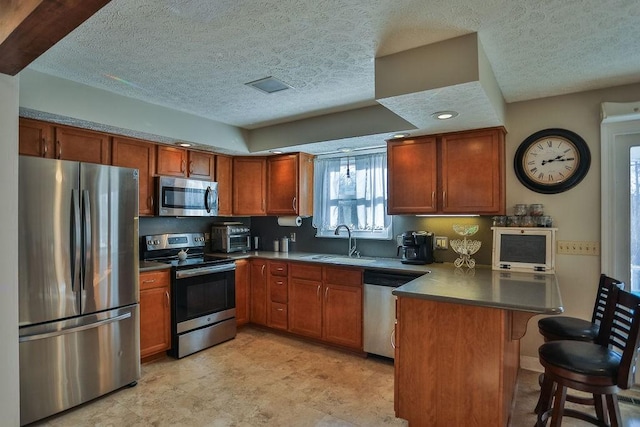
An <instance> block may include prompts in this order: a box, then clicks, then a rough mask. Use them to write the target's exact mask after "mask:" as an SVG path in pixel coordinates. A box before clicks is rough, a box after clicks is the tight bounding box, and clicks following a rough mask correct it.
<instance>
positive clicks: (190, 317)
mask: <svg viewBox="0 0 640 427" xmlns="http://www.w3.org/2000/svg"><path fill="white" fill-rule="evenodd" d="M235 268H236V267H235V263H226V264H217V265H212V266H203V267H195V268H188V269H183V270H177V271H176V272H175V280H174V289H173V301H174V319H175V320H174V324H175V328H176V329H175V333H177V334H181V333H184V332H188V331H191V330H193V329H198V328H201V327H204V326H207V325H212V324H215V323H218V322H221V321H223V320H227V319H231V318H234V317H235V314H236V308H235V307H236V291H235Z"/></svg>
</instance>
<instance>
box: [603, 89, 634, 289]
mask: <svg viewBox="0 0 640 427" xmlns="http://www.w3.org/2000/svg"><path fill="white" fill-rule="evenodd" d="M601 111H602V122H601V124H600V139H601V146H600V183H601V184H600V193H601V198H600V209H601V211H600V213H601V215H600V218H601V223H600V224H601V225H600V249H601V250H600V266H601V271H602V273H604V274H607V275H610V276H613V277H616V278H620V280H623V281H625V283H627V287H629V286H630V283H628V282H629V276H630V272H629V271H626V270H629V269H628V268H627V266H628V265H627V266H625V267H623V266H622V265H621V264H623V263H622V262H620V260H624V259H625V258H624V257H625V256H626V255H625V254H624V253H621V252H622V251H623V250H621V249H620V234H621V230H619V227H617V226H615V225H616V224H620V221H616V219H617V218H620V215H621V214H623V211H624V206H619V205H618V204H617V203H616V200H617V195H618V194H617V192H616V189H617V188H618V187H617V186H616V185H615V175H614V168H615V165H614V161H615V149H616V139H617V137H619V136H623V135H630V134H636V133H637V134H639V135H640V102H633V103H612V102H605V103H603V104H602V105H601ZM612 190H613V191H612ZM626 215H627V216H628V212H627V213H626ZM612 224H613V225H614V226H612ZM622 226H625V225H624V224H622ZM628 239H629V237H628V233H627V234H625V237H624V240H626V241H628ZM626 252H628V250H627V251H626ZM616 260H618V262H616ZM627 261H628V260H626V261H624V264H626V263H627Z"/></svg>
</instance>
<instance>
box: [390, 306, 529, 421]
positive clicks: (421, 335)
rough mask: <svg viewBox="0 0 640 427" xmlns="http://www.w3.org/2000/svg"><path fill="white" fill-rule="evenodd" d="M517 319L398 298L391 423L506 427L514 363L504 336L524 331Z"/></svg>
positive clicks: (515, 349)
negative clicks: (395, 419) (400, 420)
mask: <svg viewBox="0 0 640 427" xmlns="http://www.w3.org/2000/svg"><path fill="white" fill-rule="evenodd" d="M517 313H518V312H513V311H510V310H501V309H497V308H489V307H480V306H472V305H463V304H453V303H448V302H438V301H431V300H423V299H415V298H402V297H401V298H398V301H397V324H396V353H395V363H394V365H395V381H394V387H395V390H394V393H395V399H394V402H395V411H396V416H397V417H399V418H404V419H405V420H408V421H409V425H416V426H426V425H428V426H434V427H439V426H442V427H445V426H446V427H448V426H461V425H465V426H470V427H471V426H478V427H484V426H506V425H508V422H509V414H510V410H511V407H512V399H513V397H514V393H515V386H516V380H517V373H518V367H519V357H520V341H519V338H513V337H512V331H513V330H514V328H515V327H516V326H519V325H518V322H521V321H522V322H523V325H524V326H525V327H526V321H525V320H519V318H518V316H517ZM530 317H531V316H524V317H521V318H520V319H527V320H528V319H529V318H530ZM520 326H521V325H520Z"/></svg>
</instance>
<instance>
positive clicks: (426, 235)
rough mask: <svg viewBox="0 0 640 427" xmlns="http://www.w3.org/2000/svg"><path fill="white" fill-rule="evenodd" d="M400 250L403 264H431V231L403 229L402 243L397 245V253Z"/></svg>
mask: <svg viewBox="0 0 640 427" xmlns="http://www.w3.org/2000/svg"><path fill="white" fill-rule="evenodd" d="M401 251H402V260H401V261H400V262H402V263H403V264H431V263H433V262H434V261H435V259H434V257H433V233H430V232H428V231H405V232H404V233H402V245H400V246H398V251H397V255H400V252H401Z"/></svg>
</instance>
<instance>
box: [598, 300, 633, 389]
mask: <svg viewBox="0 0 640 427" xmlns="http://www.w3.org/2000/svg"><path fill="white" fill-rule="evenodd" d="M611 297H613V298H609V300H608V301H607V307H606V310H605V315H604V317H603V319H602V323H601V324H600V332H599V334H598V337H597V338H596V341H595V342H596V343H597V344H599V345H602V346H604V347H608V348H610V349H611V350H613V351H615V352H616V353H618V354H619V355H620V365H619V368H618V381H617V384H618V387H620V388H621V389H627V388H629V387H631V385H632V382H633V372H634V368H635V361H636V357H637V355H638V345H640V295H636V294H632V293H631V292H627V291H624V290H618V291H615V292H614V293H613V294H612V295H611Z"/></svg>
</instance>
